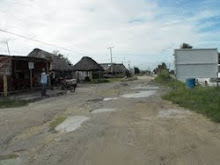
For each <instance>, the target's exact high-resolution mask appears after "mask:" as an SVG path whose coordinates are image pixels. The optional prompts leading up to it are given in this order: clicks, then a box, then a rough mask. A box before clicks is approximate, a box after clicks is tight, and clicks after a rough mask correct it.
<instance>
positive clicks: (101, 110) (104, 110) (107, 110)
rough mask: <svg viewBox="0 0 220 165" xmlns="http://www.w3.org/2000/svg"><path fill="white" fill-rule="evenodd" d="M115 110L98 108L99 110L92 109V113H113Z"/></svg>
mask: <svg viewBox="0 0 220 165" xmlns="http://www.w3.org/2000/svg"><path fill="white" fill-rule="evenodd" d="M114 111H115V109H112V108H100V109H94V110H93V111H92V113H101V112H114Z"/></svg>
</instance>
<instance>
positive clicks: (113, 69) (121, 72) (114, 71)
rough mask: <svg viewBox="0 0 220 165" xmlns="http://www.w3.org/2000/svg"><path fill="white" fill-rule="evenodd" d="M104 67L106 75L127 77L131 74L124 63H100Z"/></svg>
mask: <svg viewBox="0 0 220 165" xmlns="http://www.w3.org/2000/svg"><path fill="white" fill-rule="evenodd" d="M100 65H101V66H102V67H103V68H104V76H105V77H106V78H108V77H125V76H127V75H128V74H129V71H128V70H127V69H126V67H125V66H124V64H116V63H113V64H111V63H102V64H100Z"/></svg>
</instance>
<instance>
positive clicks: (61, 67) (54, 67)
mask: <svg viewBox="0 0 220 165" xmlns="http://www.w3.org/2000/svg"><path fill="white" fill-rule="evenodd" d="M28 56H29V57H38V58H44V59H47V60H48V61H51V67H50V70H51V71H72V66H71V65H72V64H70V63H69V62H68V61H67V60H66V59H65V58H62V57H61V56H59V55H55V54H52V53H49V52H46V51H44V50H41V49H38V48H36V49H34V50H33V51H32V52H30V53H29V54H28Z"/></svg>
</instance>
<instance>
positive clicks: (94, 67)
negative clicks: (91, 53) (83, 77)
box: [72, 57, 104, 72]
mask: <svg viewBox="0 0 220 165" xmlns="http://www.w3.org/2000/svg"><path fill="white" fill-rule="evenodd" d="M72 70H73V71H86V72H88V71H104V69H103V68H102V67H101V65H99V64H98V63H97V62H96V61H94V60H93V59H92V58H90V57H83V58H82V59H81V60H80V61H79V62H78V63H76V64H75V65H74V66H73V67H72Z"/></svg>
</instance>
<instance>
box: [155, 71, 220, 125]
mask: <svg viewBox="0 0 220 165" xmlns="http://www.w3.org/2000/svg"><path fill="white" fill-rule="evenodd" d="M162 74H163V75H161V74H160V75H159V76H158V77H157V78H155V82H157V83H159V84H162V85H165V86H168V87H175V86H176V88H175V89H173V88H171V91H170V92H168V93H167V94H165V95H164V96H162V98H163V99H165V100H169V101H172V102H173V103H175V104H179V105H180V106H182V107H185V108H187V109H190V110H192V111H195V112H197V113H201V114H203V115H205V116H207V117H209V118H210V119H211V120H213V121H215V122H220V88H219V87H201V86H196V87H195V88H193V89H187V88H186V87H185V84H184V83H182V82H179V81H176V80H174V79H173V78H172V77H170V76H168V75H167V73H162ZM164 74H166V75H164Z"/></svg>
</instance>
